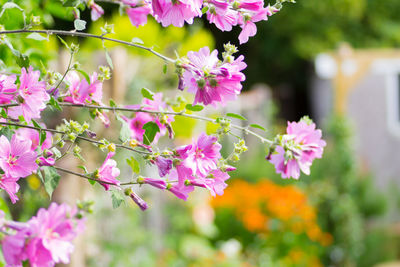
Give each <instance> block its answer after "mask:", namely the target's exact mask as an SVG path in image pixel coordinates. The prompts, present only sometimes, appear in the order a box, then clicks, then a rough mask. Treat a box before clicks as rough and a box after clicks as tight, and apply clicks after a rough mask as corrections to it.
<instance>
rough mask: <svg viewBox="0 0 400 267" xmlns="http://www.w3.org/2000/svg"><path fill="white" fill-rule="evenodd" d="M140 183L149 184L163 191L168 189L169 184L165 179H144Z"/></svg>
mask: <svg viewBox="0 0 400 267" xmlns="http://www.w3.org/2000/svg"><path fill="white" fill-rule="evenodd" d="M139 183H144V184H149V185H151V186H154V187H156V188H158V189H161V190H164V189H166V188H167V182H166V181H165V180H163V179H154V178H142V180H141V181H140V182H139Z"/></svg>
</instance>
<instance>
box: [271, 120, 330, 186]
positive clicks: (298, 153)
mask: <svg viewBox="0 0 400 267" xmlns="http://www.w3.org/2000/svg"><path fill="white" fill-rule="evenodd" d="M286 132H287V134H286V135H284V136H282V137H281V140H282V141H281V143H280V144H279V145H278V146H277V147H276V148H275V152H274V153H273V154H271V155H269V156H268V157H267V159H268V160H269V161H270V162H271V163H272V164H274V165H275V169H276V171H277V173H280V174H281V175H282V177H283V178H289V177H293V178H295V179H298V178H299V177H300V171H302V172H304V173H305V174H307V175H309V174H310V167H311V164H312V162H313V160H314V159H315V158H321V157H322V153H323V147H325V146H326V142H325V141H324V140H322V139H321V137H322V133H321V130H319V129H315V124H314V123H308V122H307V121H306V120H303V119H302V120H301V121H300V122H288V127H287V130H286Z"/></svg>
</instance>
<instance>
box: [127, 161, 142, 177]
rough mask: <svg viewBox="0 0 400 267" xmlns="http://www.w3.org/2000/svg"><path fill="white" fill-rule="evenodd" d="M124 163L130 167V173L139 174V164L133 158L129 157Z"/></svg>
mask: <svg viewBox="0 0 400 267" xmlns="http://www.w3.org/2000/svg"><path fill="white" fill-rule="evenodd" d="M126 162H127V163H128V165H129V166H131V168H132V171H133V172H134V173H139V172H140V164H139V162H138V161H137V160H136V159H135V158H134V157H130V158H129V159H126Z"/></svg>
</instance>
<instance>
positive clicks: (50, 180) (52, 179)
mask: <svg viewBox="0 0 400 267" xmlns="http://www.w3.org/2000/svg"><path fill="white" fill-rule="evenodd" d="M42 170H43V174H44V176H43V181H44V189H46V192H47V194H49V197H50V198H51V196H52V195H53V192H54V190H55V189H56V187H57V186H58V183H59V181H60V178H61V176H60V175H59V174H58V172H57V170H56V169H55V168H54V167H50V166H45V167H42Z"/></svg>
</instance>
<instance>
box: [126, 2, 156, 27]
mask: <svg viewBox="0 0 400 267" xmlns="http://www.w3.org/2000/svg"><path fill="white" fill-rule="evenodd" d="M131 6H132V7H130V8H128V9H127V10H126V14H127V15H128V17H129V20H130V21H131V23H132V25H133V26H136V27H139V26H143V25H145V24H146V23H147V15H149V14H151V12H152V8H151V4H148V3H145V4H144V5H143V6H135V5H134V4H133V5H131Z"/></svg>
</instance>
